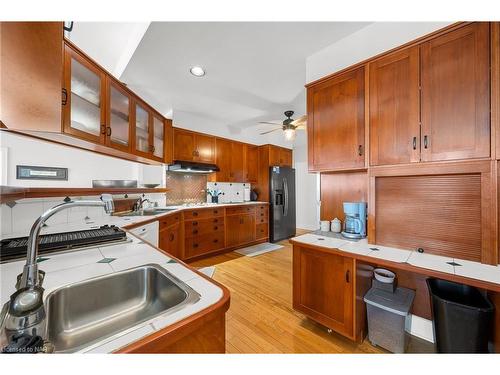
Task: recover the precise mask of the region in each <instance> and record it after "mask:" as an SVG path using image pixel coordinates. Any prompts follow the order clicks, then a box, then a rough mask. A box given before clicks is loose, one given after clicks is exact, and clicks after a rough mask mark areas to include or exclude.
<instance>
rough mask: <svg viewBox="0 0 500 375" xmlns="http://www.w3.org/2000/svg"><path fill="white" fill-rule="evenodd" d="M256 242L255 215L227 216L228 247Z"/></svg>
mask: <svg viewBox="0 0 500 375" xmlns="http://www.w3.org/2000/svg"><path fill="white" fill-rule="evenodd" d="M252 241H255V214H254V213H251V214H235V215H227V216H226V246H227V247H236V246H240V245H244V244H247V243H250V242H252Z"/></svg>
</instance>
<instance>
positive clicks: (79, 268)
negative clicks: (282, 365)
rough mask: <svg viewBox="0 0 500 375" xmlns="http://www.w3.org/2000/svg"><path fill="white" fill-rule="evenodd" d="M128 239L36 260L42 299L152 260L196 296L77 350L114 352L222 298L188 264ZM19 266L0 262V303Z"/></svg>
mask: <svg viewBox="0 0 500 375" xmlns="http://www.w3.org/2000/svg"><path fill="white" fill-rule="evenodd" d="M129 238H130V240H131V242H129V243H127V244H117V245H110V246H103V247H95V248H90V249H86V250H76V251H72V252H68V253H62V254H57V255H47V256H44V257H43V258H45V259H46V260H43V261H41V262H40V263H39V268H40V270H43V271H45V272H46V274H45V279H44V281H43V285H42V286H43V288H44V289H45V293H44V298H45V299H46V298H47V296H48V295H49V294H50V293H51V292H52V291H54V290H56V289H58V288H60V287H62V286H65V285H68V284H72V283H75V282H79V281H82V280H86V279H89V278H93V277H97V276H102V275H106V274H112V273H114V272H118V271H122V270H125V269H129V268H134V267H138V266H141V265H145V264H151V263H153V264H157V265H159V266H160V267H162V268H164V269H165V270H167V271H168V272H170V273H171V274H172V275H174V276H175V277H177V278H178V279H179V280H181V281H183V282H185V283H186V284H187V285H189V286H190V287H191V288H193V289H194V290H195V291H196V292H197V293H198V294H199V295H200V299H199V300H198V301H197V302H195V303H194V304H190V305H186V306H185V307H183V308H182V309H180V310H179V311H176V312H174V313H169V312H166V313H165V314H162V315H160V316H156V317H154V318H152V319H150V320H148V321H146V322H143V323H140V324H138V325H136V326H134V327H131V328H129V329H127V330H126V331H124V332H122V333H121V334H118V335H114V336H113V337H111V338H108V339H103V340H102V341H99V342H97V343H94V344H92V345H90V346H88V347H86V348H83V349H81V350H79V351H78V352H79V353H108V352H112V351H115V350H117V349H119V348H121V347H123V346H125V345H128V344H130V343H132V342H134V341H136V340H138V339H140V338H142V337H144V336H147V335H150V334H151V333H154V332H155V331H158V330H160V329H162V328H165V327H166V326H169V325H171V324H173V323H175V322H178V321H180V320H182V319H184V318H187V317H189V316H191V315H193V314H196V313H197V312H199V311H201V310H203V309H205V308H207V307H209V306H211V305H213V304H215V303H217V302H218V301H219V300H220V299H221V298H222V297H223V291H222V289H221V288H219V287H218V286H216V285H215V284H213V283H211V282H209V281H207V280H206V279H205V278H203V277H202V276H200V275H198V274H197V273H195V272H193V271H191V270H190V269H189V268H188V267H186V266H184V265H183V264H181V263H177V262H176V261H175V260H173V259H171V258H170V257H169V256H167V255H165V254H163V253H161V252H160V251H158V250H157V249H155V248H154V247H152V246H150V245H148V244H146V243H144V242H142V241H141V240H140V239H138V238H136V237H134V236H131V235H130V236H129ZM43 258H42V259H43ZM105 258H116V259H114V260H113V261H111V262H110V263H98V262H99V261H102V260H103V259H105ZM23 265H24V260H22V261H16V262H10V263H4V264H0V280H1V286H0V300H1V303H2V305H3V304H4V303H5V302H7V301H8V300H9V297H10V295H11V294H12V293H14V292H15V283H16V276H17V275H18V274H19V273H21V272H22V269H23ZM56 350H57V348H56Z"/></svg>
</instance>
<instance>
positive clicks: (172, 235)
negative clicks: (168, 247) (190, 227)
mask: <svg viewBox="0 0 500 375" xmlns="http://www.w3.org/2000/svg"><path fill="white" fill-rule="evenodd" d="M174 238H175V236H174V234H173V233H170V242H172V241H173V240H174Z"/></svg>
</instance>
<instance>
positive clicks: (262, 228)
mask: <svg viewBox="0 0 500 375" xmlns="http://www.w3.org/2000/svg"><path fill="white" fill-rule="evenodd" d="M268 236H269V225H268V224H267V223H265V224H257V225H256V226H255V237H256V239H258V240H260V239H262V238H267V237H268Z"/></svg>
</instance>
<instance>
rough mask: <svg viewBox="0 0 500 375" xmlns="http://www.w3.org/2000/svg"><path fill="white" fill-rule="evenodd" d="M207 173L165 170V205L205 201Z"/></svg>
mask: <svg viewBox="0 0 500 375" xmlns="http://www.w3.org/2000/svg"><path fill="white" fill-rule="evenodd" d="M206 188H207V175H206V174H199V173H198V174H197V173H178V172H167V189H168V192H167V194H166V195H167V205H168V204H172V205H174V204H182V203H200V202H205V201H206Z"/></svg>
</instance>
